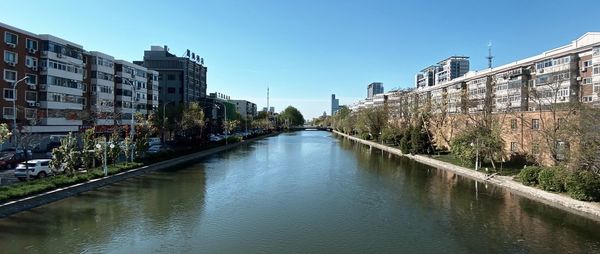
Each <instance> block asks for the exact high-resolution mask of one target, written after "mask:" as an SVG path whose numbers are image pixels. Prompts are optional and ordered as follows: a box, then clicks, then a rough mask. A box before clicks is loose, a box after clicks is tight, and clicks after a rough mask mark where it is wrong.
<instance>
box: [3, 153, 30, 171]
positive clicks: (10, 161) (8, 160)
mask: <svg viewBox="0 0 600 254" xmlns="http://www.w3.org/2000/svg"><path fill="white" fill-rule="evenodd" d="M27 158H32V153H31V150H27ZM25 159H26V158H25V151H23V150H20V149H19V150H17V149H14V148H8V149H5V150H2V151H1V152H0V168H3V169H11V168H15V167H16V166H17V164H19V163H21V162H23V161H25Z"/></svg>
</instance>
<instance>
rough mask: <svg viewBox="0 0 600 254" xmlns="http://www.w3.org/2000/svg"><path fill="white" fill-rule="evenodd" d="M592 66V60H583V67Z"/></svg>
mask: <svg viewBox="0 0 600 254" xmlns="http://www.w3.org/2000/svg"><path fill="white" fill-rule="evenodd" d="M591 66H592V60H587V61H584V62H583V65H582V67H583V68H587V67H591Z"/></svg>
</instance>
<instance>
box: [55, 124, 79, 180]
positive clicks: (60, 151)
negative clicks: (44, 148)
mask: <svg viewBox="0 0 600 254" xmlns="http://www.w3.org/2000/svg"><path fill="white" fill-rule="evenodd" d="M80 161H81V152H80V151H79V150H78V148H77V139H76V138H75V137H74V136H73V134H72V133H70V132H69V134H68V135H67V136H65V137H64V138H63V139H62V140H61V141H60V146H59V147H57V148H54V150H52V160H51V161H50V167H51V168H52V169H53V170H54V171H60V170H61V169H62V170H64V172H65V173H66V174H67V175H73V174H74V173H75V170H76V169H77V165H78V164H79V162H80Z"/></svg>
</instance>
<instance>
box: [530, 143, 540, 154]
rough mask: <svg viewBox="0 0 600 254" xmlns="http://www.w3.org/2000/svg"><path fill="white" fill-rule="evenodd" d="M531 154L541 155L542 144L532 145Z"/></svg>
mask: <svg viewBox="0 0 600 254" xmlns="http://www.w3.org/2000/svg"><path fill="white" fill-rule="evenodd" d="M531 154H533V155H538V154H540V144H537V143H535V144H533V145H531Z"/></svg>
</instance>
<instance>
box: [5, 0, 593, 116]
mask: <svg viewBox="0 0 600 254" xmlns="http://www.w3.org/2000/svg"><path fill="white" fill-rule="evenodd" d="M0 6H1V9H2V15H0V22H3V23H6V24H9V25H12V26H15V27H18V28H21V29H24V30H27V31H30V32H33V33H38V34H44V33H48V34H52V35H55V36H58V37H61V38H64V39H67V40H70V41H73V42H75V43H79V44H81V45H83V46H84V48H85V49H86V50H95V51H101V52H104V53H107V54H110V55H112V56H114V57H116V58H117V59H124V60H128V61H133V60H141V59H142V56H143V51H144V50H145V49H149V48H150V45H168V46H169V48H170V49H171V52H172V53H175V54H177V55H182V54H183V53H184V52H185V50H186V49H190V50H191V51H193V52H195V53H197V54H200V56H202V57H204V60H205V63H206V65H207V66H208V91H209V92H214V91H218V92H222V93H225V94H228V95H230V96H231V97H232V98H235V99H247V100H250V101H253V102H255V103H257V104H258V106H259V108H262V107H264V106H266V90H267V86H269V87H270V90H271V105H272V106H275V107H276V110H277V111H280V110H282V109H283V108H284V107H286V106H287V105H293V106H296V107H297V108H298V109H299V110H300V111H301V112H302V113H303V114H304V115H305V118H307V119H310V118H312V117H315V116H318V115H321V114H322V113H323V111H327V113H328V114H329V113H330V112H329V111H330V96H331V94H332V93H335V94H336V95H337V96H338V97H339V98H341V99H340V103H341V104H350V103H352V102H353V101H356V100H358V99H362V98H364V97H366V87H367V85H368V84H369V83H370V82H374V81H380V82H383V83H384V86H385V89H386V91H387V90H390V89H392V88H396V87H410V86H413V83H414V81H413V79H414V74H415V73H416V72H417V71H419V70H421V69H423V68H424V67H427V66H429V65H431V64H434V63H436V62H437V61H439V60H442V59H444V58H445V57H447V56H450V55H466V56H470V57H471V70H475V69H482V68H485V67H486V65H487V64H486V59H485V56H486V55H487V44H488V42H490V41H491V42H492V43H493V51H494V52H493V54H494V55H495V57H496V58H495V61H494V63H495V64H494V65H500V64H505V63H509V62H512V61H514V60H518V59H521V58H525V57H528V56H532V55H536V54H539V53H541V52H542V51H545V50H548V49H551V48H555V47H558V46H562V45H564V44H567V43H569V42H570V41H572V40H574V39H576V38H578V37H579V36H581V35H582V34H584V33H585V32H588V31H600V21H599V20H598V15H599V14H598V10H600V1H597V0H589V1H580V0H570V1H552V0H545V1H543V0H535V1H527V0H520V1H517V0H509V1H501V0H496V1H487V0H474V1H456V0H454V1H441V0H440V1H397V0H393V1H352V0H349V1H348V0H345V1H337V0H326V1H323V0H317V1H312V0H310V1H309V0H278V1H275V0H273V1H267V0H257V1H251V0H239V1H229V0H214V1H174V0H171V1H151V0H147V1H137V0H136V1H133V0H119V1H116V0H106V1H100V0H96V1H92V0H84V1H74V0H73V1H66V0H65V1H63V0H52V1H46V0H43V1H42V0H40V1H28V0H0Z"/></svg>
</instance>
